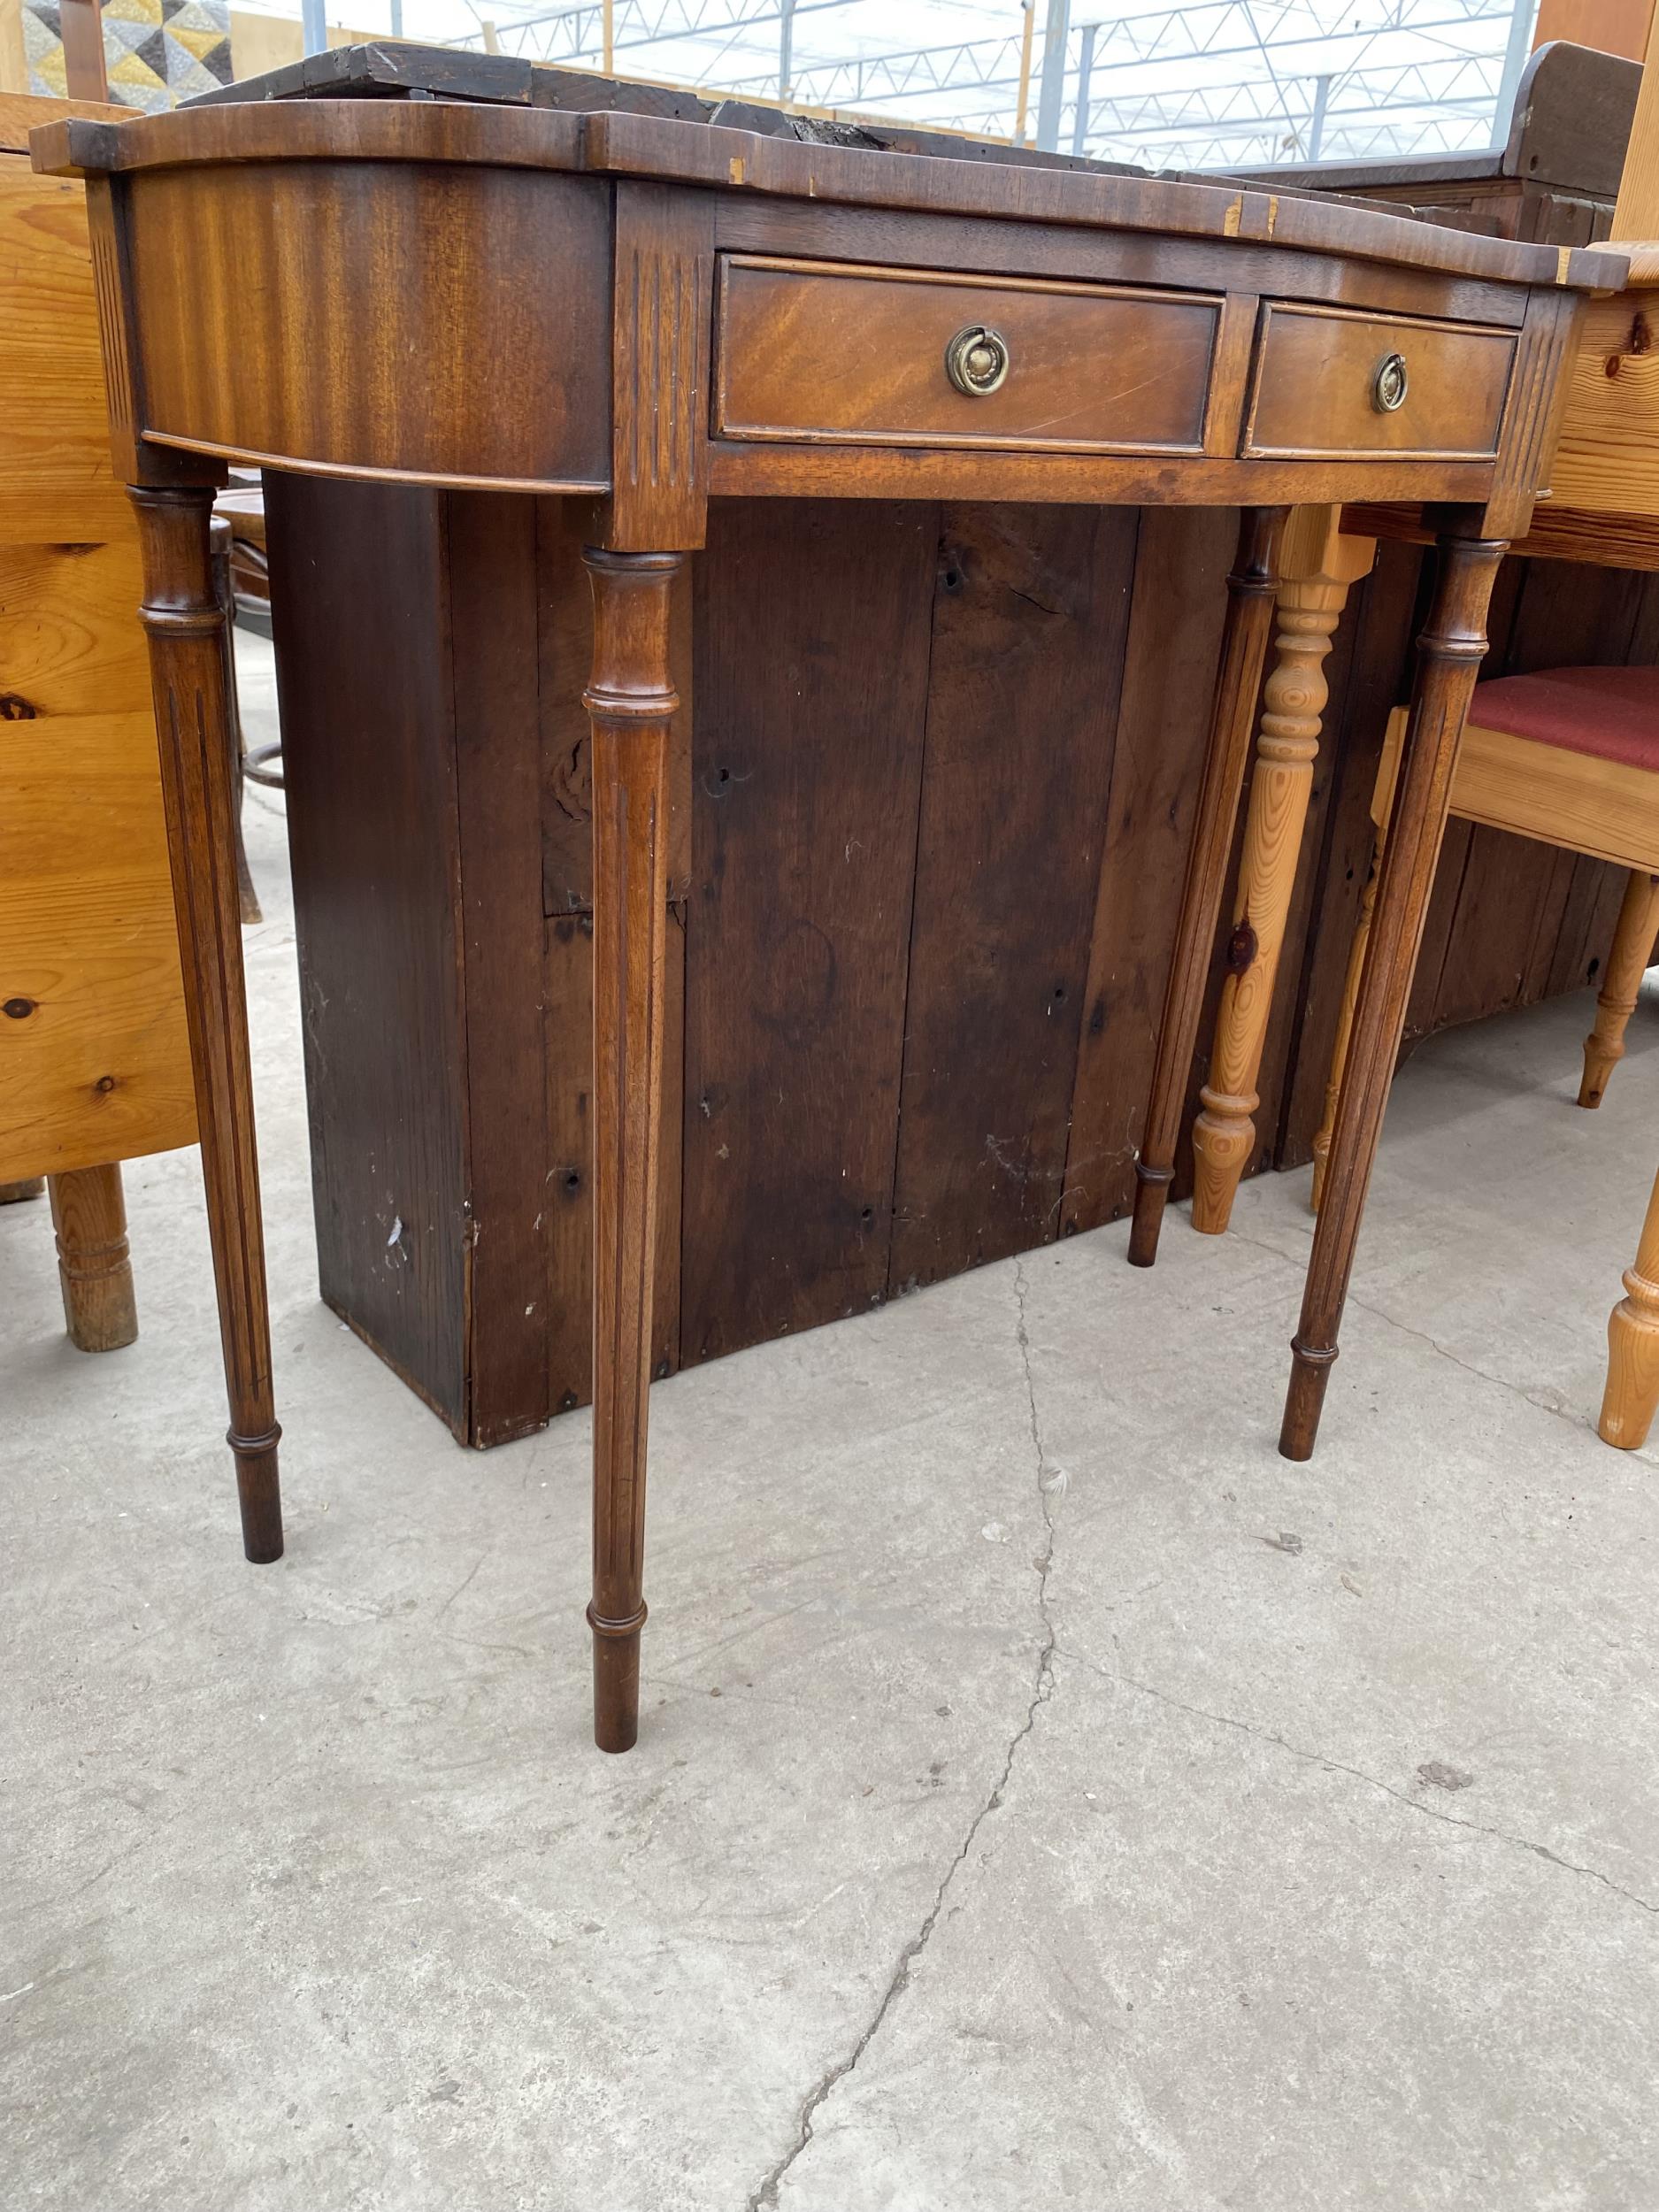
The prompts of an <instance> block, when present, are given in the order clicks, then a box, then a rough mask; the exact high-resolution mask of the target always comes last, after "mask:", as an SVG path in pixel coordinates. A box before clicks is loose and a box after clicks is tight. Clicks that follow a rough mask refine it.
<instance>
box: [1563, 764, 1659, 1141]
mask: <svg viewBox="0 0 1659 2212" xmlns="http://www.w3.org/2000/svg"><path fill="white" fill-rule="evenodd" d="M1655 781H1659V778H1655ZM1654 865H1655V868H1659V843H1656V844H1655V850H1654ZM1656 935H1659V875H1650V874H1648V873H1647V871H1646V870H1645V869H1641V868H1632V870H1631V872H1630V880H1629V881H1628V882H1627V883H1626V884H1625V886H1624V899H1623V901H1622V902H1621V903H1620V906H1619V910H1618V924H1617V928H1616V929H1615V930H1614V933H1613V948H1612V950H1611V951H1610V952H1609V955H1608V959H1607V969H1606V972H1605V973H1604V975H1603V978H1602V981H1601V991H1600V992H1599V994H1598V995H1597V997H1596V1002H1595V1023H1594V1027H1593V1028H1592V1029H1591V1032H1590V1033H1589V1035H1588V1036H1587V1037H1586V1039H1585V1041H1584V1077H1583V1080H1582V1081H1581V1082H1580V1084H1579V1086H1578V1103H1579V1105H1580V1106H1599V1105H1600V1104H1601V1099H1602V1096H1603V1094H1604V1093H1605V1092H1606V1089H1607V1086H1608V1079H1609V1077H1610V1076H1611V1074H1612V1072H1613V1071H1614V1069H1615V1068H1616V1067H1617V1065H1618V1064H1619V1062H1620V1061H1621V1060H1622V1059H1623V1058H1624V1031H1625V1028H1626V1026H1627V1025H1628V1024H1629V1021H1630V1018H1631V1016H1632V1013H1633V1012H1634V1011H1635V1010H1636V998H1637V994H1638V993H1639V992H1640V989H1641V979H1642V977H1643V976H1644V975H1645V974H1646V973H1647V963H1648V961H1649V960H1650V959H1651V957H1652V956H1653V948H1654V939H1655V936H1656Z"/></svg>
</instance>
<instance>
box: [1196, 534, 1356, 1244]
mask: <svg viewBox="0 0 1659 2212" xmlns="http://www.w3.org/2000/svg"><path fill="white" fill-rule="evenodd" d="M1340 520H1341V515H1340V509H1339V508H1336V507H1299V508H1298V509H1297V510H1296V511H1295V512H1294V514H1293V515H1292V516H1291V518H1290V525H1289V527H1288V528H1287V530H1286V534H1285V551H1284V557H1283V561H1282V565H1281V574H1280V579H1279V602H1278V607H1279V633H1278V635H1277V637H1276V638H1275V640H1274V653H1275V658H1274V662H1273V666H1272V669H1271V672H1270V674H1269V676H1268V679H1267V687H1266V691H1265V693H1264V695H1263V714H1262V722H1261V729H1260V733H1259V734H1258V736H1257V738H1256V772H1255V774H1254V775H1253V777H1252V778H1251V781H1250V803H1249V811H1248V815H1247V817H1246V820H1245V829H1244V851H1243V856H1242V857H1241V859H1240V863H1239V888H1238V895H1237V898H1236V900H1235V902H1234V907H1233V925H1234V927H1233V944H1232V948H1231V949H1230V951H1229V957H1228V974H1227V979H1226V982H1225V985H1224V986H1223V987H1222V994H1221V1010H1220V1014H1219V1016H1218V1017H1217V1022H1216V1037H1215V1044H1214V1046H1213V1048H1212V1049H1211V1052H1210V1079H1209V1080H1208V1081H1207V1082H1206V1083H1205V1085H1204V1086H1203V1088H1202V1090H1201V1092H1200V1093H1199V1098H1200V1102H1201V1108H1202V1110H1201V1111H1200V1113H1199V1116H1198V1119H1197V1121H1196V1122H1195V1123H1194V1128H1193V1155H1194V1160H1193V1226H1194V1228H1195V1229H1198V1230H1201V1231H1202V1233H1204V1234H1205V1235H1206V1236H1219V1235H1220V1234H1221V1233H1222V1232H1223V1231H1224V1230H1225V1228H1226V1225H1227V1223H1228V1220H1229V1218H1230V1217H1231V1215H1232V1212H1233V1198H1234V1196H1235V1195H1236V1194H1237V1191H1238V1187H1239V1179H1240V1176H1241V1175H1242V1174H1243V1172H1244V1170H1245V1166H1246V1164H1247V1163H1248V1159H1249V1157H1250V1155H1251V1153H1252V1151H1253V1150H1254V1149H1255V1147H1256V1123H1255V1120H1254V1118H1253V1117H1254V1115H1255V1112H1256V1107H1257V1106H1258V1104H1259V1103H1260V1100H1259V1098H1258V1096H1257V1094H1256V1078H1257V1076H1258V1075H1259V1074H1260V1072H1261V1066H1262V1046H1263V1041H1264V1039H1265V1037H1266V1035H1267V1021H1268V1016H1269V1015H1270V1013H1271V1011H1272V1004H1273V979H1274V976H1275V975H1276V974H1277V972H1278V969H1279V950H1280V948H1281V947H1282V945H1283V943H1284V940H1285V922H1286V916H1287V915H1288V913H1289V911H1290V900H1291V893H1292V890H1293V888H1294V884H1295V878H1296V861H1297V856H1298V855H1299V854H1300V852H1301V849H1302V826H1303V824H1304V823H1305V822H1306V820H1307V815H1308V797H1309V794H1310V791H1311V789H1312V787H1313V764H1314V761H1315V759H1316V758H1317V755H1318V750H1319V729H1320V723H1321V719H1322V718H1323V716H1324V713H1325V698H1326V695H1327V694H1326V686H1325V656H1326V655H1327V654H1328V653H1329V652H1330V650H1331V641H1332V639H1333V636H1334V634H1335V632H1336V626H1337V624H1338V622H1339V621H1340V619H1341V614H1342V610H1343V608H1344V607H1345V606H1346V605H1347V603H1348V592H1349V590H1350V588H1352V586H1353V585H1354V584H1355V583H1356V581H1357V580H1358V579H1359V578H1360V577H1362V576H1363V575H1365V574H1366V573H1367V572H1368V571H1369V570H1370V568H1371V561H1372V558H1373V557H1374V555H1375V553H1376V545H1375V541H1373V540H1371V539H1370V538H1351V537H1345V536H1344V535H1343V534H1342V532H1341V529H1340Z"/></svg>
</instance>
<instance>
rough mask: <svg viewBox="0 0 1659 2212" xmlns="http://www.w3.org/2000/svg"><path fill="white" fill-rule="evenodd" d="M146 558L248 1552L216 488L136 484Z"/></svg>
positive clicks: (249, 1304) (270, 1554) (264, 1500)
mask: <svg viewBox="0 0 1659 2212" xmlns="http://www.w3.org/2000/svg"><path fill="white" fill-rule="evenodd" d="M131 495H132V501H133V505H134V508H135V510H136V511H137V515H138V533H139V540H140V543H141V546H142V552H143V562H144V598H143V604H142V607H141V609H140V615H141V618H142V622H143V625H144V628H145V630H146V632H147V633H148V634H149V638H150V675H151V679H152V683H153V687H154V691H155V701H156V730H157V738H158V741H159V744H160V752H161V790H162V799H163V803H164V805H165V810H166V818H167V849H168V856H169V858H170V860H171V862H172V868H173V908H174V911H175V913H176V914H177V917H178V924H179V948H180V956H181V958H182V960H183V965H184V1002H185V1012H186V1015H187V1018H188V1023H189V1031H190V1061H191V1068H192V1072H193V1074H194V1076H195V1079H196V1122H197V1129H198V1134H199V1136H200V1139H201V1146H202V1174H203V1179H204V1183H205V1185H206V1189H207V1220H208V1230H209V1233H210V1235H211V1239H212V1246H213V1273H214V1279H215V1281H216V1283H217V1285H218V1289H219V1337H220V1341H221V1344H222V1346H223V1348H224V1355H225V1380H226V1386H227V1391H228V1394H229V1398H230V1433H229V1438H228V1441H229V1444H230V1448H231V1450H232V1453H233V1454H234V1457H235V1463H236V1480H237V1488H238V1493H239V1496H240V1500H241V1505H242V1548H243V1550H244V1551H245V1552H246V1554H247V1555H248V1557H249V1558H250V1559H251V1560H253V1561H255V1562H257V1563H261V1564H264V1563H268V1562H269V1561H271V1560H273V1559H280V1557H281V1555H282V1508H281V1500H280V1491H279V1487H278V1481H277V1440H278V1438H279V1437H280V1434H281V1431H280V1429H279V1428H278V1426H277V1421H276V1409H275V1403H274V1400H273V1393H272V1385H271V1325H270V1317H269V1314H268V1311H267V1307H266V1300H265V1231H264V1226H263V1224H262V1221H261V1218H260V1211H259V1163H258V1158H257V1153H256V1150H255V1145H254V1122H253V1084H252V1079H251V1075H250V1064H249V1052H248V1006H247V998H246V995H245V992H244V989H243V983H242V918H241V904H240V900H239V897H238V892H237V883H236V845H235V837H234V819H233V815H232V808H231V767H230V763H231V752H230V738H229V727H230V722H229V710H228V702H227V697H226V690H225V652H224V636H223V617H222V615H221V613H220V611H219V604H218V602H217V600H216V598H215V595H214V591H213V578H212V570H211V564H210V560H209V555H208V524H209V521H210V518H211V514H212V509H213V495H212V493H211V490H209V489H206V488H189V489H180V490H166V491H157V490H151V489H147V488H139V487H134V488H132V494H131Z"/></svg>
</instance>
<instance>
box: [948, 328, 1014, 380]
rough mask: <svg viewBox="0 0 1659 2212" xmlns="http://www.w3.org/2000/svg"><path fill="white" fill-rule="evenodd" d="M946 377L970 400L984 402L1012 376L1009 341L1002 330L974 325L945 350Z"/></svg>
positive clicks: (954, 339) (959, 334)
mask: <svg viewBox="0 0 1659 2212" xmlns="http://www.w3.org/2000/svg"><path fill="white" fill-rule="evenodd" d="M945 374H946V375H947V376H948V377H949V379H950V380H951V382H952V383H953V384H954V385H955V386H956V389H957V390H958V391H959V392H963V393H965V394H966V396H967V397H968V398H970V399H983V398H984V397H985V396H986V394H987V392H995V391H997V390H999V389H1000V388H1001V387H1002V383H1003V381H1004V380H1005V379H1006V377H1007V375H1008V341H1007V340H1006V339H1005V338H1004V337H1003V336H1002V333H1001V331H998V330H991V329H988V328H987V326H986V325H985V324H983V323H970V324H969V325H968V326H967V328H966V329H965V330H959V331H958V332H957V333H956V336H955V337H954V338H953V339H952V340H951V342H950V343H949V345H948V346H947V347H946V348H945Z"/></svg>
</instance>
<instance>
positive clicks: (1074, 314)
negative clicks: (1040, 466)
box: [714, 256, 1222, 453]
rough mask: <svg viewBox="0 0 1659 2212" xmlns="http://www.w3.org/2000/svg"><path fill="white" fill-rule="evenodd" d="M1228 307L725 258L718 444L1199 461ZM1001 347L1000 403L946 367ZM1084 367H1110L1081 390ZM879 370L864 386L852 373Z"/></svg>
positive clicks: (1143, 294) (1153, 295) (1177, 297)
mask: <svg viewBox="0 0 1659 2212" xmlns="http://www.w3.org/2000/svg"><path fill="white" fill-rule="evenodd" d="M1221 305H1222V303H1221V301H1220V300H1219V299H1218V298H1210V299H1206V298H1204V297H1203V296H1202V295H1201V296H1197V297H1194V296H1192V295H1190V294H1184V293H1168V292H1165V293H1158V292H1151V291H1135V292H1127V291H1125V292H1113V291H1109V290H1107V289H1105V288H1098V289H1084V288H1079V287H1076V286H1061V285H1057V284H1053V283H1048V282H1042V281H1038V280H1032V279H1019V278H1011V277H1005V278H1003V279H1002V280H1000V281H998V282H995V283H991V282H979V283H972V284H969V283H963V282H960V281H958V280H954V279H953V280H949V281H946V280H941V278H940V277H938V276H937V275H936V274H930V273H923V272H920V271H917V272H913V273H912V272H906V271H903V270H898V269H885V270H884V269H872V268H866V267H860V266H859V265H856V264H852V265H849V264H846V263H841V264H835V263H831V262H820V263H814V262H802V261H766V260H761V259H759V258H757V257H749V256H727V257H726V258H725V259H724V260H723V261H722V263H721V286H720V294H719V300H718V311H717V326H716V346H717V362H716V373H715V385H714V418H715V429H716V431H717V432H718V434H720V435H721V436H724V437H731V438H785V439H790V440H799V439H802V438H806V439H810V440H813V441H815V442H816V441H818V440H826V441H834V442H841V443H847V444H855V445H857V444H904V445H923V446H928V447H938V446H941V445H972V446H983V445H993V446H998V447H1008V448H1019V449H1025V450H1026V451H1041V450H1043V449H1053V448H1079V449H1085V450H1095V451H1102V452H1119V451H1127V450H1131V449H1141V450H1144V449H1147V448H1148V447H1152V448H1154V449H1158V450H1163V451H1167V452H1185V453H1197V452H1201V451H1202V449H1203V438H1204V421H1205V416H1206V413H1207V411H1208V402H1209V397H1210V360H1211V357H1212V355H1213V353H1214V350H1215V346H1216V339H1217V329H1218V326H1219V323H1220V319H1221ZM980 326H984V327H987V328H989V329H991V330H993V331H994V332H995V334H996V336H997V338H998V340H999V342H1002V344H1003V345H1004V346H1005V348H1006V365H1005V371H1004V375H1003V380H1002V384H1001V385H1000V387H998V388H996V389H995V390H992V391H988V392H985V393H978V392H973V391H968V392H963V391H961V390H959V389H957V388H954V387H953V385H952V383H951V381H950V380H949V375H948V374H947V373H946V368H945V357H946V352H947V349H948V347H949V343H950V342H951V340H952V338H953V337H954V336H955V335H956V334H957V333H959V332H962V331H964V330H970V329H973V328H977V327H980ZM1079 358H1081V359H1086V360H1095V361H1098V362H1099V363H1101V364H1102V371H1101V373H1097V374H1095V375H1094V376H1091V377H1090V378H1088V379H1087V381H1086V382H1085V383H1083V384H1081V385H1079V380H1078V374H1077V365H1078V362H1079ZM853 359H861V360H864V361H867V362H868V363H869V364H870V365H871V372H872V373H871V372H867V373H864V374H863V375H861V376H859V377H856V378H854V377H851V376H849V374H848V373H847V365H848V363H849V361H850V360H853Z"/></svg>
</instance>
